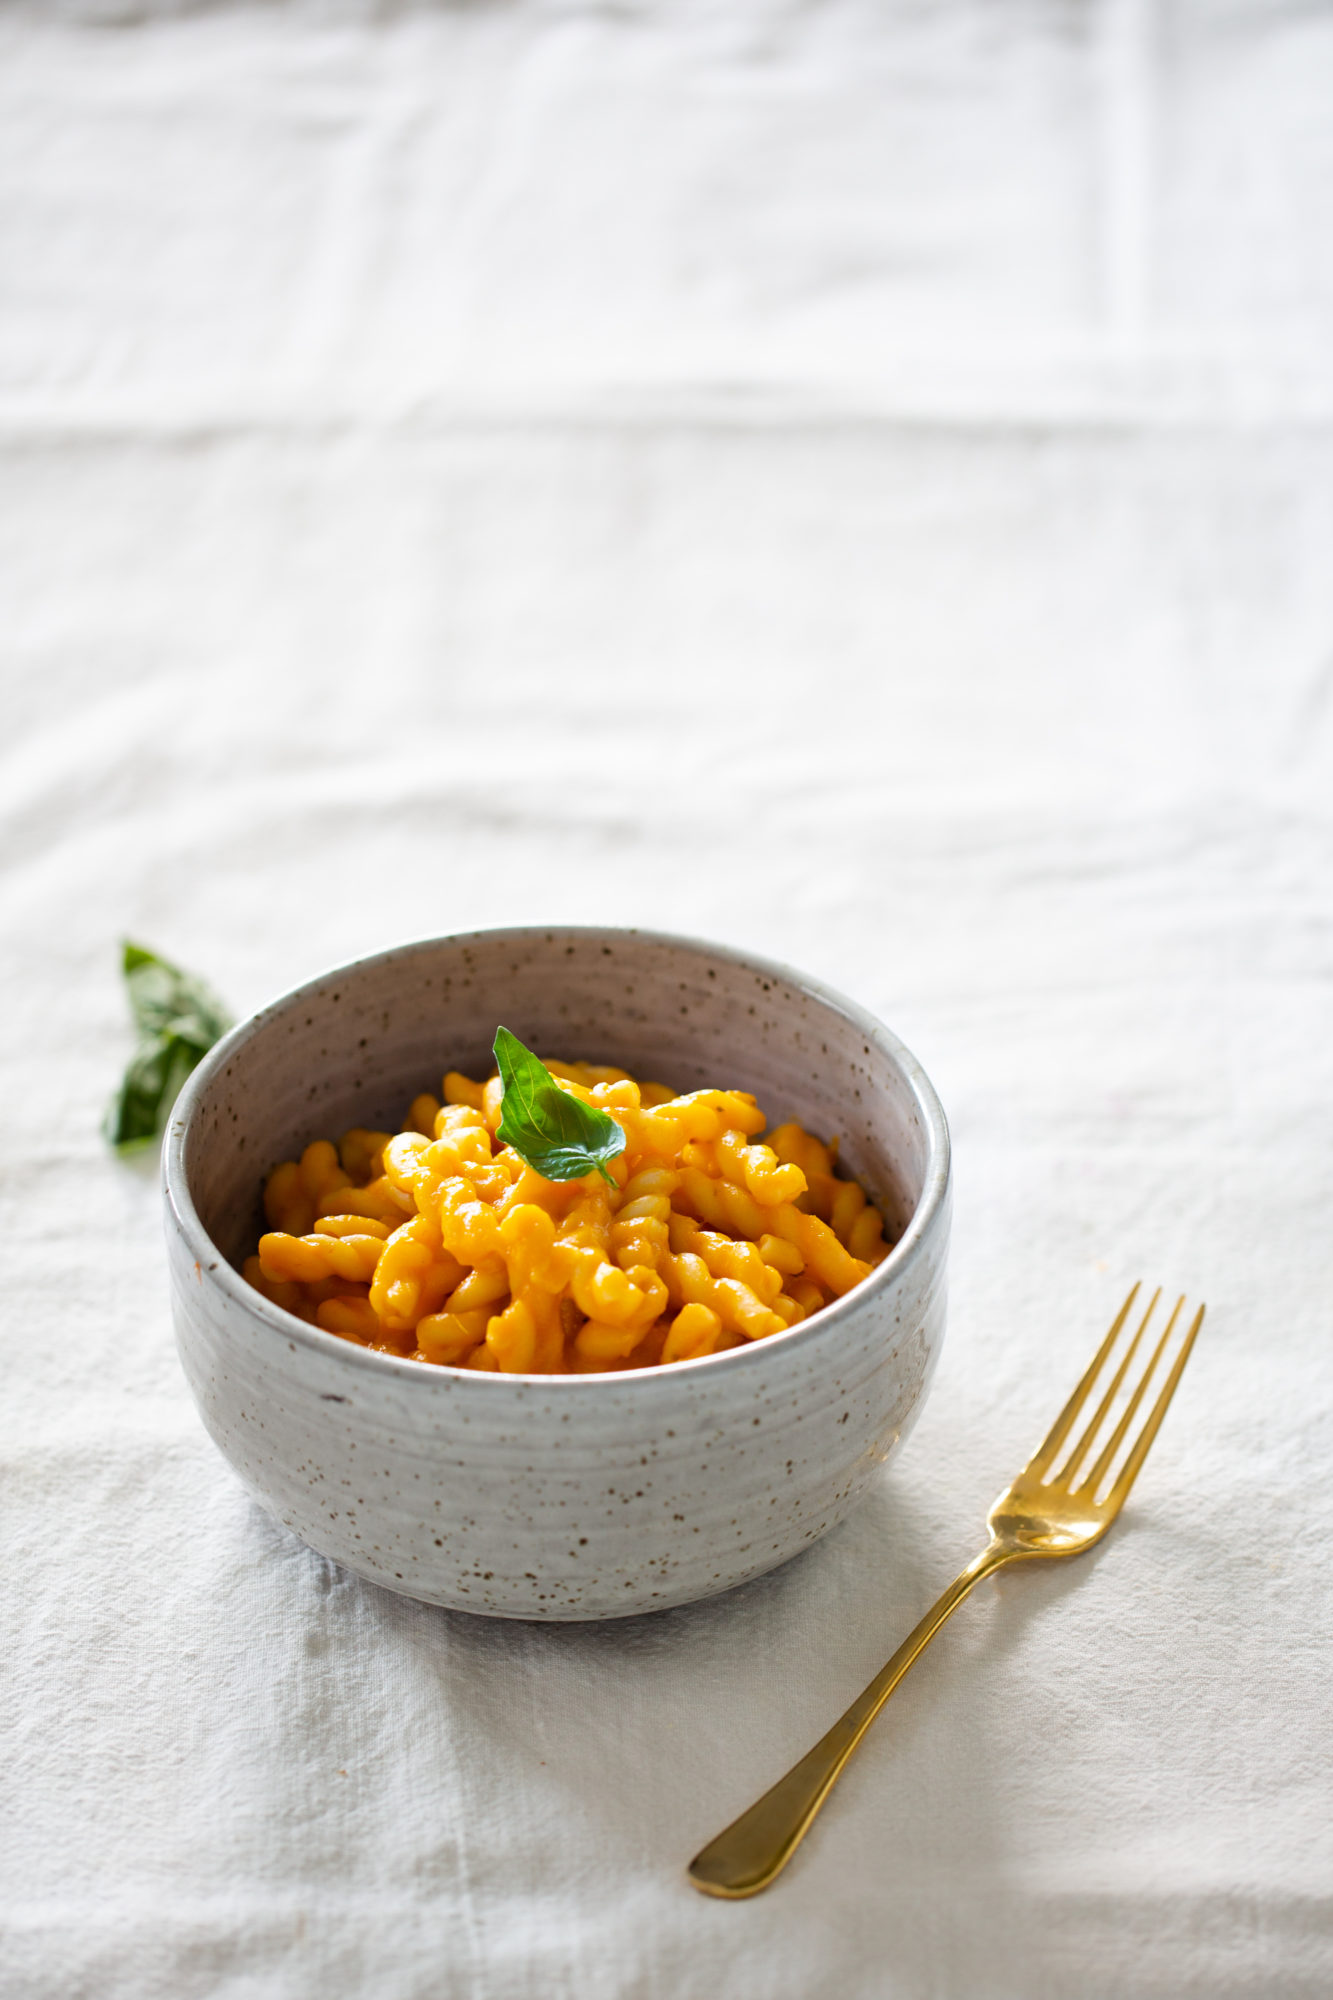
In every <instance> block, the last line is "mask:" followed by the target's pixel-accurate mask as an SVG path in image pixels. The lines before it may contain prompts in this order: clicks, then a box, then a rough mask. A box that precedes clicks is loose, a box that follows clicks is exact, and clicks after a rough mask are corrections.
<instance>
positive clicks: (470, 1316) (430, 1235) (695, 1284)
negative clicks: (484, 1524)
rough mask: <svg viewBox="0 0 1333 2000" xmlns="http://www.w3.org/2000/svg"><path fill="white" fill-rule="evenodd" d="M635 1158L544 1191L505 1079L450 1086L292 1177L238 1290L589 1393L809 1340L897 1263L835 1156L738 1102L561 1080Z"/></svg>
mask: <svg viewBox="0 0 1333 2000" xmlns="http://www.w3.org/2000/svg"><path fill="white" fill-rule="evenodd" d="M548 1067H549V1068H550V1070H551V1071H552V1073H553V1074H554V1075H555V1076H556V1077H557V1078H558V1079H559V1081H560V1083H561V1084H562V1086H563V1087H564V1088H565V1089H568V1090H570V1091H572V1092H574V1093H575V1094H576V1095H577V1096H579V1097H581V1098H582V1099H583V1100H584V1102H585V1103H588V1104H592V1105H595V1106H596V1107H597V1108H598V1109H600V1110H603V1111H606V1112H608V1113H609V1114H610V1115H611V1116H612V1117H613V1118H614V1119H615V1121H616V1123H617V1124H618V1125H619V1126H620V1127H621V1129H622V1130H623V1132H624V1133H625V1137H626V1146H625V1150H624V1152H623V1153H621V1154H619V1155H618V1156H617V1157H616V1158H615V1159H613V1160H612V1161H611V1163H610V1172H611V1175H612V1179H613V1182H614V1185H607V1183H606V1182H605V1181H604V1180H602V1179H601V1178H599V1176H598V1175H596V1174H588V1175H585V1176H584V1177H583V1178H582V1179H580V1180H573V1181H549V1180H546V1179H544V1178H543V1177H542V1176H541V1175H540V1174H538V1173H537V1172H536V1171H535V1170H534V1169H533V1168H532V1167H530V1166H528V1165H527V1164H526V1163H525V1162H524V1161H523V1160H522V1159H521V1158H520V1157H519V1155H518V1154H517V1153H516V1152H515V1151H514V1150H513V1148H512V1147H510V1146H504V1145H498V1144H497V1141H496V1138H495V1131H496V1127H497V1125H498V1124H499V1122H500V1100H501V1089H500V1083H499V1079H498V1077H492V1078H491V1080H490V1081H489V1082H487V1083H484V1084H483V1083H474V1082H473V1081H471V1079H469V1078H468V1077H465V1076H462V1075H460V1074H459V1073H458V1072H457V1071H455V1070H451V1071H450V1072H449V1074H448V1075H447V1076H446V1077H445V1079H444V1085H443V1091H444V1102H443V1103H441V1102H440V1101H439V1100H438V1099H437V1098H435V1097H433V1096H430V1095H423V1096H421V1097H418V1098H416V1099H415V1100H414V1102H413V1103H412V1105H411V1106H410V1107H409V1109H408V1113H407V1117H406V1120H405V1121H404V1125H403V1129H402V1130H401V1131H399V1132H397V1133H389V1132H371V1131H365V1130H361V1129H359V1128H358V1129H354V1130H352V1131H350V1132H345V1133H344V1134H343V1136H342V1138H341V1139H340V1140H339V1141H338V1143H337V1145H334V1144H332V1143H331V1142H330V1141H329V1140H326V1139H319V1140H316V1141H315V1142H314V1144H313V1145H310V1146H307V1147H306V1149H305V1151H304V1153H303V1154H302V1155H301V1157H300V1159H299V1160H285V1161H284V1162H283V1163H282V1165H281V1166H278V1167H275V1168H274V1169H273V1172H272V1173H271V1174H270V1175H269V1177H268V1181H267V1183H266V1185H265V1189H264V1210H265V1215H266V1217H267V1220H268V1224H269V1230H268V1233H267V1234H265V1235H264V1236H262V1237H261V1238H260V1241H259V1248H258V1253H257V1255H255V1256H253V1257H248V1258H247V1259H246V1261H245V1265H244V1275H245V1276H246V1278H247V1279H248V1280H249V1281H250V1283H251V1284H252V1285H254V1286H256V1287H257V1289H258V1290H259V1291H261V1292H262V1293H263V1294H264V1295H265V1297H266V1298H268V1299H271V1300H272V1301H273V1302H274V1304H276V1305H280V1306H283V1307H285V1308H286V1309H287V1311H289V1312H292V1313H295V1314H296V1315H297V1316H298V1317H299V1318H301V1319H304V1320H307V1321H311V1322H313V1323H314V1324H316V1325H318V1326H321V1327H323V1328H324V1329H325V1331H326V1332H328V1333H335V1334H339V1335H341V1336H342V1338H343V1339H345V1340H351V1341H356V1342H358V1343H359V1344H361V1345H362V1346H365V1347H371V1348H374V1349H376V1350H377V1351H379V1352H381V1353H387V1354H398V1355H404V1356H408V1357H410V1358H411V1359H413V1360H416V1361H425V1362H430V1363H433V1364H435V1365H436V1366H440V1367H447V1368H476V1369H484V1370H489V1371H492V1372H498V1373H503V1374H542V1375H550V1374H568V1373H575V1374H595V1373H603V1372H606V1371H609V1370H614V1369H626V1368H644V1367H651V1366H655V1365H662V1364H669V1363H671V1362H675V1361H694V1360H699V1359H701V1358H702V1357H704V1356H706V1355H710V1354H720V1353H722V1352H724V1351H725V1350H726V1349H728V1348H732V1347H740V1346H742V1345H744V1343H745V1342H746V1341H751V1340H763V1339H764V1338H766V1337H767V1336H768V1335H769V1334H772V1333H780V1332H782V1331H783V1330H784V1328H786V1327H789V1326H794V1325H795V1324H796V1323H797V1321H799V1320H803V1319H807V1318H808V1317H809V1316H810V1315H811V1314H812V1313H816V1312H818V1311H819V1310H820V1308H821V1307H822V1306H825V1305H827V1304H829V1302H830V1301H831V1300H832V1299H835V1298H839V1297H841V1296H842V1294H843V1293H844V1292H847V1291H849V1290H850V1289H851V1287H852V1286H853V1285H855V1284H859V1283H860V1281H861V1280H862V1279H863V1278H865V1277H867V1276H868V1275H869V1273H870V1271H871V1270H872V1269H873V1268H874V1266H875V1265H876V1264H877V1263H879V1261H880V1260H881V1258H883V1257H884V1256H885V1255H886V1254H887V1252H888V1247H889V1246H888V1245H887V1243H886V1242H885V1240H884V1233H883V1222H882V1218H881V1216H880V1213H879V1211H878V1210H877V1209H876V1208H874V1207H872V1206H871V1205H870V1203H869V1202H868V1201H867V1199H866V1195H865V1191H864V1189H863V1188H861V1187H860V1185H859V1184H858V1183H857V1182H856V1181H854V1180H849V1179H844V1178H842V1177H840V1176H839V1175H837V1173H836V1172H835V1168H834V1156H835V1153H836V1141H834V1142H833V1144H832V1145H825V1144H823V1143H822V1142H821V1141H820V1140H818V1139H816V1138H814V1137H812V1136H811V1134H810V1133H808V1132H806V1131H804V1130H803V1129H802V1127H801V1126H799V1125H796V1124H786V1125H780V1126H779V1127H778V1128H777V1130H776V1131H774V1132H771V1133H769V1134H768V1136H767V1138H766V1139H762V1140H761V1138H760V1134H761V1133H763V1131H764V1129H765V1119H764V1115H763V1113H762V1112H761V1111H760V1109H759V1107H758V1105H757V1104H756V1103H755V1100H754V1098H753V1097H751V1096H750V1095H748V1093H747V1092H745V1091H739V1090H696V1091H692V1092H690V1093H689V1094H688V1095H685V1096H678V1095H676V1094H675V1093H674V1092H672V1091H671V1090H669V1089H668V1088H667V1087H666V1085H664V1084H656V1083H645V1084H642V1085H641V1084H638V1083H636V1082H635V1081H634V1079H633V1078H632V1077H630V1076H628V1075H626V1073H625V1072H624V1071H623V1070H619V1069H611V1068H606V1067H603V1066H599V1065H597V1064H591V1063H551V1064H549V1065H548Z"/></svg>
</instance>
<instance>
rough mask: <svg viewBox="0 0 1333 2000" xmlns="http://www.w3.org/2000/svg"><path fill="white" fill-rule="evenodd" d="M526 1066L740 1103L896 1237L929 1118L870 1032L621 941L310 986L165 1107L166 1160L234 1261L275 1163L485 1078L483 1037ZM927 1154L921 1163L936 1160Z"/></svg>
mask: <svg viewBox="0 0 1333 2000" xmlns="http://www.w3.org/2000/svg"><path fill="white" fill-rule="evenodd" d="M500 1022H503V1023H504V1025H505V1026H506V1027H508V1028H511V1029H512V1030H513V1032H514V1033H515V1034H516V1035H518V1036H519V1038H520V1039H521V1040H522V1041H524V1042H526V1043H527V1044H528V1045H529V1046H530V1047H532V1048H535V1049H536V1051H537V1052H538V1054H540V1055H544V1056H548V1057H555V1058H563V1059H575V1058H583V1059H585V1060H588V1061H592V1062H608V1063H617V1064H619V1065H621V1066H622V1067H623V1068H625V1069H627V1070H629V1071H630V1072H631V1073H632V1074H633V1075H635V1076H637V1077H639V1078H640V1079H641V1080H646V1079H649V1078H652V1079H656V1080H658V1081H661V1082H663V1083H667V1084H670V1085H672V1086H673V1087H674V1088H675V1089H677V1090H682V1091H684V1090H697V1089H700V1088H703V1087H707V1086H715V1087H716V1086H731V1087H736V1088H740V1089H744V1090H750V1091H753V1092H754V1094H755V1096H756V1097H757V1098H758V1100H759V1102H760V1104H761V1105H762V1106H763V1108H764V1110H765V1112H766V1113H767V1114H768V1117H769V1120H770V1123H771V1124H777V1123H778V1122H779V1121H780V1120H781V1119H783V1118H797V1119H799V1120H800V1121H801V1123H802V1124H803V1125H805V1126H806V1127H807V1129H809V1130H810V1131H813V1132H816V1133H818V1134H819V1135H820V1136H821V1137H823V1138H828V1137H830V1136H832V1135H833V1134H835V1133H836V1134H837V1135H838V1136H839V1138H840V1141H841V1150H840V1159H841V1161H842V1163H843V1164H844V1165H845V1167H846V1168H847V1169H848V1170H849V1171H850V1172H851V1173H853V1174H855V1175H856V1176H857V1177H858V1178H859V1179H860V1180H861V1181H862V1182H863V1184H864V1185H865V1187H866V1190H867V1192H868V1193H869V1194H870V1195H871V1198H872V1199H873V1200H875V1201H877V1202H878V1203H879V1204H880V1206H881V1208H882V1209H883V1211H884V1215H885V1221H886V1224H887V1225H888V1228H889V1231H890V1233H892V1234H893V1235H894V1236H895V1237H896V1236H899V1235H901V1233H902V1231H903V1229H904V1228H905V1227H906V1225H907V1223H908V1221H909V1219H910V1218H911V1215H912V1213H913V1211H914V1209H915V1208H916V1206H917V1204H918V1202H919V1201H920V1199H921V1196H922V1193H923V1190H924V1188H925V1184H926V1179H927V1174H928V1171H929V1167H930V1159H931V1151H932V1145H931V1141H932V1134H934V1135H935V1136H936V1138H937V1139H938V1140H939V1141H940V1146H942V1145H943V1136H942V1135H943V1117H942V1114H941V1113H940V1110H939V1106H938V1103H937V1101H936V1099H935V1096H934V1092H933V1091H932V1089H931V1087H930V1084H929V1083H928V1082H927V1080H926V1078H925V1077H924V1075H923V1073H922V1072H921V1070H920V1068H919V1066H918V1065H917V1064H916V1062H915V1060H914V1058H913V1057H912V1056H911V1055H910V1054H909V1053H908V1052H907V1050H905V1049H904V1048H903V1047H902V1045H901V1043H899V1042H898V1041H897V1040H896V1038H895V1037H894V1036H893V1035H891V1034H890V1033H889V1032H888V1030H887V1029H885V1028H883V1027H881V1026H879V1024H878V1023H876V1022H875V1021H874V1020H873V1019H872V1017H871V1016H869V1015H867V1014H865V1013H864V1012H863V1011H862V1010H861V1009H860V1008H857V1007H854V1006H853V1005H852V1004H851V1003H850V1002H848V1001H845V1000H842V999H841V998H840V997H839V996H838V995H837V994H834V993H831V992H830V991H828V989H826V988H823V987H820V986H819V985H817V984H816V983H815V982H813V981H808V980H806V979H804V978H803V977H802V976H801V975H800V974H797V973H794V972H792V971H790V970H789V969H787V968H783V967H779V966H774V965H770V964H767V963H765V962H763V961H762V960H755V959H746V958H742V957H740V956H738V955H735V954H732V953H730V952H726V951H722V950H719V949H716V948H713V947H709V946H707V945H703V944H696V943H692V942H689V941H686V940H683V939H676V938H668V937H660V936H655V935H653V934H651V933H641V932H634V931H594V930H532V931H491V932H479V933H474V934H472V935H470V936H463V937H454V938H442V939H437V940H432V941H429V942H425V943H421V944H413V945H406V946H402V947H400V948H399V949H397V950H394V951H391V952H385V953H382V954H381V955H379V956H378V957H375V958H370V959H363V960H361V961H359V962H358V963H357V964H355V965H353V966H349V967H347V968H345V969H343V970H340V971H338V972H334V973H331V974H328V975H327V976H325V977H323V978H320V979H317V980H314V981H312V982H311V984H310V985H308V986H305V987H302V988H300V989H298V991H297V992H295V993H293V994H290V995H288V996H287V997H286V998H285V999H283V1000H280V1001H278V1002H276V1003H275V1004H274V1005H273V1006H271V1007H268V1008H265V1009H264V1010H263V1011H262V1012H261V1013H259V1014H258V1015H256V1016H254V1017H253V1019H252V1020H250V1021H248V1022H246V1023H244V1024H243V1025H242V1027H240V1028H239V1029H237V1030H236V1031H235V1033H234V1034H233V1035H232V1036H230V1037H229V1038H228V1040H227V1041H226V1042H225V1043H223V1044H221V1045H220V1046H219V1048H218V1049H217V1050H216V1051H214V1054H213V1055H212V1056H211V1057H209V1058H208V1059H207V1060H206V1062H205V1063H204V1064H203V1065H201V1067H200V1069H199V1070H198V1071H197V1072H196V1074H195V1077H194V1079H193V1080H192V1082H191V1084H190V1085H189V1086H188V1087H187V1090H186V1092H185V1094H184V1095H183V1096H182V1098H181V1102H180V1105H179V1107H178V1113H177V1121H176V1122H177V1124H178V1125H179V1124H181V1123H183V1149H182V1151H183V1162H182V1163H183V1166H184V1173H185V1180H186V1184H187V1187H188V1190H189V1194H190V1198H191V1200H192V1201H193V1204H194V1207H195V1209H196V1211H197V1213H198V1216H199V1219H200V1221H201V1222H202V1224H203V1226H204V1228H205V1230H206V1231H207V1232H208V1235H209V1236H210V1238H211V1239H212V1241H213V1242H214V1243H215V1244H216V1245H217V1246H218V1248H219V1249H220V1250H221V1252H222V1254H223V1255H224V1256H225V1257H226V1258H228V1259H229V1260H230V1261H231V1262H232V1263H233V1264H236V1263H239V1261H240V1260H241V1259H242V1258H243V1257H244V1256H246V1255H248V1253H249V1252H250V1251H251V1250H252V1249H253V1247H254V1243H255V1240H256V1237H257V1235H258V1232H259V1230H260V1228H261V1227H262V1210H261V1205H260V1191H261V1187H262V1183H263V1178H264V1176H265V1174H266V1173H267V1172H268V1170H269V1168H270V1167H272V1166H273V1165H275V1164H276V1162H277V1161H279V1160H283V1159H290V1158H292V1157H294V1156H295V1155H296V1154H298V1153H299V1152H300V1150H301V1149H302V1148H303V1147H304V1146H306V1145H308V1144H309V1143H310V1141H311V1140H312V1139H319V1138H334V1137H337V1136H338V1134H340V1133H341V1132H343V1131H345V1130H346V1129H347V1127H348V1126H351V1125H366V1126H371V1127H375V1128H381V1129H388V1130H396V1129H397V1128H398V1126H399V1124H400V1123H401V1121H402V1118H403V1115H404V1112H405V1110H406V1107H407V1105H408V1104H409V1103H410V1101H411V1099H412V1098H413V1097H414V1096H415V1095H416V1094H417V1093H418V1092H419V1091H423V1090H431V1091H434V1092H436V1093H437V1094H438V1092H439V1089H440V1081H441V1078H442V1076H443V1074H444V1071H445V1070H446V1069H460V1070H463V1071H464V1072H465V1073H467V1074H468V1075H471V1076H486V1075H488V1074H489V1073H490V1070H491V1067H492V1063H491V1055H490V1048H491V1042H492V1039H493V1037H494V1034H495V1029H496V1026H497V1024H498V1023H500ZM937 1150H939V1149H938V1148H937Z"/></svg>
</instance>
